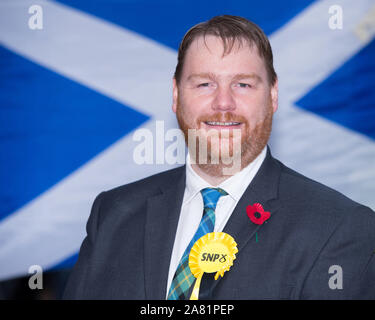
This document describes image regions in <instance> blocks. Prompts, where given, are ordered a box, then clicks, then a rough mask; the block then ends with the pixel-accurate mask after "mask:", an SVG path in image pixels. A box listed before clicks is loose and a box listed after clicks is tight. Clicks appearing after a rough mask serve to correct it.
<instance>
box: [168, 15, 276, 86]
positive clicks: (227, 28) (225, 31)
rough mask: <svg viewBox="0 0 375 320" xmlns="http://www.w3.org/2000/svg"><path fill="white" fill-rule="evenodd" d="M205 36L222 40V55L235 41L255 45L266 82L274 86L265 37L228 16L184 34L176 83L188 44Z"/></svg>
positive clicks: (247, 23) (251, 25) (249, 24)
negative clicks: (266, 76)
mask: <svg viewBox="0 0 375 320" xmlns="http://www.w3.org/2000/svg"><path fill="white" fill-rule="evenodd" d="M206 35H214V36H217V37H220V38H221V39H222V41H223V45H224V55H225V54H228V53H230V52H231V50H232V48H233V46H234V43H235V42H236V41H237V40H238V41H239V43H240V45H241V44H242V41H243V40H245V41H247V43H248V44H249V45H250V46H252V45H253V44H255V45H256V47H257V49H258V53H259V55H260V57H261V58H263V59H264V63H265V65H266V70H267V75H268V80H269V82H270V84H271V85H274V84H275V82H276V79H277V75H276V72H275V69H274V67H273V55H272V48H271V45H270V42H269V41H268V38H267V36H266V35H265V34H264V32H263V31H262V29H260V28H259V27H258V26H257V25H256V24H255V23H253V22H251V21H249V20H247V19H245V18H242V17H238V16H230V15H222V16H216V17H213V18H212V19H210V20H208V21H205V22H201V23H199V24H197V25H195V26H194V27H192V28H191V29H190V30H189V31H188V32H187V33H186V34H185V36H184V38H183V39H182V41H181V44H180V47H179V49H178V58H177V66H176V70H175V73H174V77H175V79H176V82H177V83H179V82H180V80H181V74H182V69H183V66H184V61H185V55H186V52H187V49H188V48H189V46H190V44H191V43H192V42H193V41H194V40H195V39H196V38H198V37H199V36H203V37H205V36H206Z"/></svg>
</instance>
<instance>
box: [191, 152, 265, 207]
mask: <svg viewBox="0 0 375 320" xmlns="http://www.w3.org/2000/svg"><path fill="white" fill-rule="evenodd" d="M266 154H267V146H266V147H264V148H263V150H262V151H261V153H260V154H259V155H258V156H257V157H256V158H255V159H254V160H253V161H252V162H251V163H249V164H248V165H247V166H246V167H245V168H243V169H242V170H241V171H240V172H237V173H236V174H235V175H233V176H231V177H229V178H228V179H226V180H224V181H223V182H222V183H220V184H219V185H218V186H216V187H215V186H212V185H211V184H210V183H208V182H207V181H206V180H204V179H203V178H202V177H200V176H199V175H198V174H197V173H196V172H195V171H194V169H193V168H192V166H191V161H190V154H189V152H188V154H187V156H186V188H185V197H184V203H186V202H189V201H191V199H193V198H194V197H195V196H196V195H197V194H198V193H199V192H200V191H201V190H202V189H204V188H222V189H223V190H225V191H226V192H227V193H228V194H229V196H231V197H232V198H233V199H234V200H235V201H238V200H239V199H240V198H241V197H242V195H243V193H244V192H245V190H246V189H247V187H248V186H249V184H250V183H251V181H252V180H253V178H254V176H255V175H256V173H257V172H258V170H259V168H260V166H261V165H262V163H263V161H264V159H265V157H266Z"/></svg>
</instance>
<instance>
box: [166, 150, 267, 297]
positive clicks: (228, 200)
mask: <svg viewBox="0 0 375 320" xmlns="http://www.w3.org/2000/svg"><path fill="white" fill-rule="evenodd" d="M266 153H267V147H264V149H263V150H262V152H261V153H260V154H259V155H258V156H257V157H256V158H255V160H254V161H253V162H251V163H250V164H249V165H248V166H247V167H245V168H244V169H242V170H241V171H240V172H238V173H236V174H235V175H234V176H231V177H229V178H228V179H226V180H225V181H223V182H222V183H221V184H219V185H218V186H212V185H210V184H209V183H208V182H207V181H205V180H204V179H203V178H201V177H200V176H199V175H198V174H197V173H196V172H195V171H194V169H193V168H192V166H191V161H190V155H189V153H188V155H187V157H186V186H185V193H184V198H183V201H182V207H181V213H180V218H179V220H178V226H177V232H176V237H175V241H174V246H173V251H172V258H171V262H170V266H169V274H168V285H167V296H168V292H169V287H170V285H171V282H172V280H173V277H174V274H175V272H176V269H177V267H178V264H179V262H180V260H181V258H182V255H183V253H184V252H185V250H186V248H187V246H188V244H189V242H190V241H191V239H192V238H193V236H194V234H195V232H196V231H197V229H198V226H199V223H200V222H201V219H202V214H203V197H202V194H201V192H200V191H201V190H202V189H204V188H222V189H223V190H225V191H226V192H227V193H228V195H226V196H222V197H220V199H219V201H218V203H217V205H216V210H215V229H214V231H215V232H221V231H222V230H223V229H224V226H225V224H226V223H227V221H228V219H229V217H230V216H231V214H232V212H233V210H234V208H235V207H236V205H237V203H238V201H239V200H240V199H241V197H242V195H243V193H244V192H245V190H246V189H247V187H248V186H249V184H250V182H251V181H252V180H253V178H254V176H255V175H256V173H257V172H258V170H259V168H260V166H261V165H262V163H263V160H264V158H265V157H266ZM244 214H245V213H244Z"/></svg>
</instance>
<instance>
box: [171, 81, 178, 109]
mask: <svg viewBox="0 0 375 320" xmlns="http://www.w3.org/2000/svg"><path fill="white" fill-rule="evenodd" d="M177 101H178V88H177V81H176V78H174V77H173V104H172V110H173V112H174V113H176V111H177Z"/></svg>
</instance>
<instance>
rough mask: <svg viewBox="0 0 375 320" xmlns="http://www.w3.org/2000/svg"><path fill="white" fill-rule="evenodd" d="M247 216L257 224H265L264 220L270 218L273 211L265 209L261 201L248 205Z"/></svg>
mask: <svg viewBox="0 0 375 320" xmlns="http://www.w3.org/2000/svg"><path fill="white" fill-rule="evenodd" d="M246 213H247V216H248V217H249V218H250V220H251V222H253V223H255V224H263V222H264V221H266V220H268V219H269V217H270V216H271V213H270V212H268V211H264V209H263V206H262V205H261V204H260V203H254V204H253V205H248V206H247V207H246Z"/></svg>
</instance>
